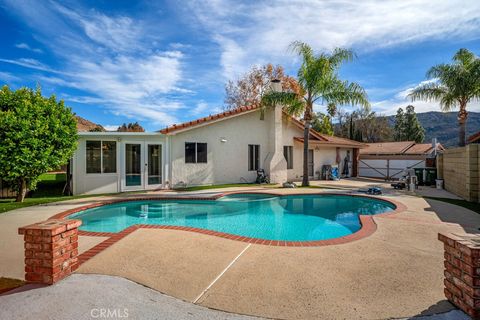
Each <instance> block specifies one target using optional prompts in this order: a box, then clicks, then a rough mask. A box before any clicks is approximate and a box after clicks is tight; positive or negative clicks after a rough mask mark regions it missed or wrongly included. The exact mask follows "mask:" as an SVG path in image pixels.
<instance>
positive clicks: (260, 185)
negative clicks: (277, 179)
mask: <svg viewBox="0 0 480 320" xmlns="http://www.w3.org/2000/svg"><path fill="white" fill-rule="evenodd" d="M272 186H275V184H258V183H231V184H214V185H211V186H196V187H187V188H177V189H175V190H176V191H199V190H209V189H221V188H231V187H257V188H258V187H272Z"/></svg>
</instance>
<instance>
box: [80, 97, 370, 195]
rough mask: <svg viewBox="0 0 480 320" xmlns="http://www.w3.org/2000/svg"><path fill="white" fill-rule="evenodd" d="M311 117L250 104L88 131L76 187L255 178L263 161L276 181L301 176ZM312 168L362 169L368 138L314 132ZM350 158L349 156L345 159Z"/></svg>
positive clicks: (96, 189) (108, 189)
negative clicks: (160, 124)
mask: <svg viewBox="0 0 480 320" xmlns="http://www.w3.org/2000/svg"><path fill="white" fill-rule="evenodd" d="M303 129H304V127H303V123H302V122H301V121H299V120H297V119H295V118H292V117H290V116H289V115H287V114H285V113H284V112H283V111H282V108H281V107H280V106H278V107H276V108H272V109H269V110H267V111H266V112H265V114H264V117H261V112H260V109H259V108H256V107H242V108H239V109H237V110H232V111H226V112H223V113H220V114H216V115H211V116H208V117H205V118H201V119H197V120H194V121H190V122H187V123H182V124H178V125H173V126H170V127H167V128H165V129H163V130H160V131H158V132H153V133H144V132H142V133H133V132H132V133H130V132H80V133H79V144H78V149H77V151H76V153H75V155H74V158H73V164H72V173H73V180H72V181H73V186H72V187H73V193H74V194H84V193H113V192H123V191H131V190H148V189H160V188H175V187H177V186H194V185H210V184H225V183H246V182H254V181H255V178H256V170H257V168H263V169H265V171H266V173H267V174H268V175H269V176H270V180H271V182H273V183H283V182H286V181H299V180H301V178H302V172H303V170H302V166H303V160H302V159H303ZM309 143H310V145H309V148H310V151H309V155H310V156H309V164H310V165H309V175H310V176H311V178H312V179H317V178H318V172H319V171H320V170H321V168H322V166H323V165H333V164H336V163H338V164H339V166H340V172H343V171H344V170H343V169H344V168H343V167H344V166H345V165H346V164H347V163H348V169H349V170H348V171H349V175H353V176H356V175H357V172H358V155H359V149H360V148H363V147H365V145H364V144H363V143H359V142H357V141H352V140H348V139H342V138H338V137H332V136H325V135H322V134H319V133H317V132H315V131H313V130H312V131H311V135H310V140H309ZM345 158H347V161H345Z"/></svg>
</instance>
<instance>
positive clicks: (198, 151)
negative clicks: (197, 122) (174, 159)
mask: <svg viewBox="0 0 480 320" xmlns="http://www.w3.org/2000/svg"><path fill="white" fill-rule="evenodd" d="M185 163H207V144H206V143H200V142H185Z"/></svg>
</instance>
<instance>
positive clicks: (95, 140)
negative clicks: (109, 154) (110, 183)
mask: <svg viewBox="0 0 480 320" xmlns="http://www.w3.org/2000/svg"><path fill="white" fill-rule="evenodd" d="M90 141H94V142H97V141H100V172H87V142H90ZM104 141H105V142H115V172H108V173H104V172H103V148H102V146H103V142H104ZM85 174H88V175H99V174H101V175H116V174H118V142H117V141H116V140H110V139H106V140H103V139H101V140H99V139H88V140H85Z"/></svg>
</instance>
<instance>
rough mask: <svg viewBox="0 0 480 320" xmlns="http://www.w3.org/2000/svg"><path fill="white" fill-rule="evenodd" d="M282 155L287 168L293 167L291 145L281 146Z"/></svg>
mask: <svg viewBox="0 0 480 320" xmlns="http://www.w3.org/2000/svg"><path fill="white" fill-rule="evenodd" d="M283 156H284V157H285V160H287V169H293V147H292V146H283Z"/></svg>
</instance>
